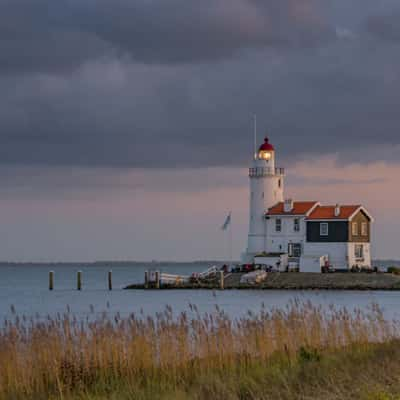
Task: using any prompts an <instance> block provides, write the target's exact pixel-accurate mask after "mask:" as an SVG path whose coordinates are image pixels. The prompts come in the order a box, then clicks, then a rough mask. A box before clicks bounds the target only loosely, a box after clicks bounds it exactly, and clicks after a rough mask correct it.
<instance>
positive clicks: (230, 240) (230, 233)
mask: <svg viewBox="0 0 400 400" xmlns="http://www.w3.org/2000/svg"><path fill="white" fill-rule="evenodd" d="M231 218H232V217H231ZM229 265H232V219H231V223H230V227H229Z"/></svg>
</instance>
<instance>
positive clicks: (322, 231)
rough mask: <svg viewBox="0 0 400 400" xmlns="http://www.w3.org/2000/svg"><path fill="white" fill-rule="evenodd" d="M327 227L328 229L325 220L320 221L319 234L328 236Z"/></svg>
mask: <svg viewBox="0 0 400 400" xmlns="http://www.w3.org/2000/svg"><path fill="white" fill-rule="evenodd" d="M328 233H329V229H328V223H327V222H321V223H320V224H319V234H320V236H328Z"/></svg>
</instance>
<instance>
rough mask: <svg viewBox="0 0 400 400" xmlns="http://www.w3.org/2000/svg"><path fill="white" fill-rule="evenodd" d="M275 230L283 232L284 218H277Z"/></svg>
mask: <svg viewBox="0 0 400 400" xmlns="http://www.w3.org/2000/svg"><path fill="white" fill-rule="evenodd" d="M275 231H276V232H281V231H282V220H281V219H280V218H277V219H276V220H275Z"/></svg>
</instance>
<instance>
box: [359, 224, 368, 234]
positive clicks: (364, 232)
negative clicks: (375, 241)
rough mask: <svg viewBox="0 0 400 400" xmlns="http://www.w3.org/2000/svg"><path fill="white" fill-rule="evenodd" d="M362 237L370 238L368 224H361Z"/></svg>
mask: <svg viewBox="0 0 400 400" xmlns="http://www.w3.org/2000/svg"><path fill="white" fill-rule="evenodd" d="M361 235H362V236H368V224H367V223H366V222H362V223H361Z"/></svg>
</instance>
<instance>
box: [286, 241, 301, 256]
mask: <svg viewBox="0 0 400 400" xmlns="http://www.w3.org/2000/svg"><path fill="white" fill-rule="evenodd" d="M288 254H289V257H301V243H289V244H288Z"/></svg>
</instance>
